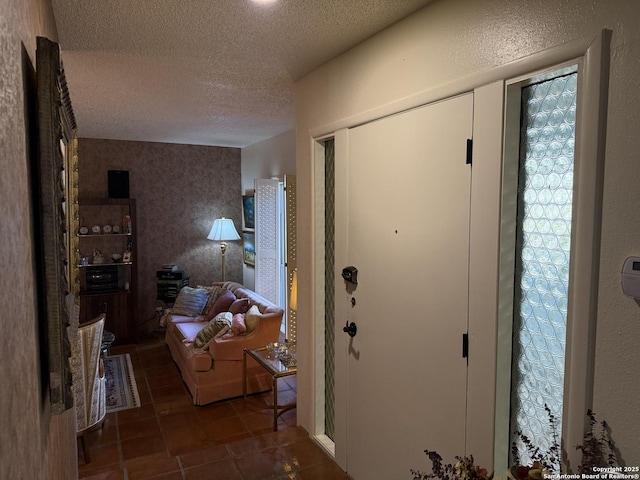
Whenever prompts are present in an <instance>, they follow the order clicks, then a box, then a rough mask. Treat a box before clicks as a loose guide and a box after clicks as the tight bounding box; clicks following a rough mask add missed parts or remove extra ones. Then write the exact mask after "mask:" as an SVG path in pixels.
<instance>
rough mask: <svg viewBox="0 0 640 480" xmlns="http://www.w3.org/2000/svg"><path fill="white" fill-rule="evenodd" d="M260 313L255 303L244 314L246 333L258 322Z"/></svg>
mask: <svg viewBox="0 0 640 480" xmlns="http://www.w3.org/2000/svg"><path fill="white" fill-rule="evenodd" d="M261 317H262V314H261V313H260V310H259V309H258V306H257V305H252V306H251V308H250V309H249V311H248V312H247V313H245V314H244V323H245V325H246V326H247V333H251V332H253V331H254V330H255V329H256V327H257V326H258V322H260V318H261Z"/></svg>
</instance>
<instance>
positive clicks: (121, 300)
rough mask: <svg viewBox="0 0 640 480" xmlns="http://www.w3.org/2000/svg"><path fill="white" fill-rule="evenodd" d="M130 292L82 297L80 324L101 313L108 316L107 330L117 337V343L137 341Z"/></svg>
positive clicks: (85, 295)
mask: <svg viewBox="0 0 640 480" xmlns="http://www.w3.org/2000/svg"><path fill="white" fill-rule="evenodd" d="M130 296H131V295H130V294H129V293H128V292H116V293H104V294H83V295H81V296H80V323H84V322H88V321H90V320H91V319H93V318H95V317H97V316H98V315H100V314H101V313H105V314H106V315H107V317H106V319H105V325H104V328H105V330H108V331H110V332H111V333H113V334H114V335H115V336H116V343H121V344H125V343H132V342H134V341H135V332H134V331H133V325H132V321H131V320H132V316H131V314H130V310H131V309H130V305H129V297H130Z"/></svg>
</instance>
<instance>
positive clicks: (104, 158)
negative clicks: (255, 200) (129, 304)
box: [78, 138, 243, 331]
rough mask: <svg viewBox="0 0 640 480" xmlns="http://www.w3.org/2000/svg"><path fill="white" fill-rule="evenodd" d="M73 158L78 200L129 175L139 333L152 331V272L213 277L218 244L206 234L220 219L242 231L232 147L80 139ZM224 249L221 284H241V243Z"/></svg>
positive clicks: (195, 280) (200, 280)
mask: <svg viewBox="0 0 640 480" xmlns="http://www.w3.org/2000/svg"><path fill="white" fill-rule="evenodd" d="M78 158H79V197H80V198H81V199H82V198H95V197H102V198H107V195H108V190H107V188H108V185H107V171H108V170H128V171H129V184H130V190H129V195H130V197H131V198H134V199H135V200H136V207H137V225H136V228H137V240H138V245H137V257H138V264H137V265H138V286H139V288H138V309H137V311H138V318H137V319H136V320H137V323H138V325H141V330H143V331H149V330H153V329H154V328H155V327H156V326H157V322H156V321H155V320H156V318H157V317H156V313H155V307H156V305H162V303H160V302H158V301H156V271H157V270H159V269H160V267H161V266H162V264H164V263H175V264H176V265H177V266H178V268H179V269H181V270H184V271H185V272H186V273H187V274H188V275H189V277H190V284H191V285H192V286H193V285H197V284H209V283H211V282H213V281H218V280H221V274H222V273H221V269H222V267H221V255H220V246H219V244H218V243H217V242H213V241H211V240H207V235H208V234H209V230H210V229H211V225H212V224H213V221H214V219H216V218H218V217H223V216H224V217H227V218H232V219H233V220H234V223H235V225H236V229H237V230H238V232H240V231H241V230H242V202H241V198H242V194H241V178H240V175H241V173H240V171H241V168H240V167H241V161H240V149H238V148H225V147H207V146H197V145H176V144H163V143H147V142H131V141H120V140H100V139H89V138H81V139H80V140H79V148H78ZM228 244H229V246H228V249H227V254H226V280H233V281H237V282H242V265H243V263H242V242H240V241H237V242H228ZM143 323H146V325H144V326H142V324H143Z"/></svg>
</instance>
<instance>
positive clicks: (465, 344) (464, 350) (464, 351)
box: [462, 333, 469, 360]
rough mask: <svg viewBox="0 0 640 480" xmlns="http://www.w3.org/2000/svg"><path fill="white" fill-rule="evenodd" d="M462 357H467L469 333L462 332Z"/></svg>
mask: <svg viewBox="0 0 640 480" xmlns="http://www.w3.org/2000/svg"><path fill="white" fill-rule="evenodd" d="M462 358H466V359H467V360H468V359H469V334H468V333H463V334H462Z"/></svg>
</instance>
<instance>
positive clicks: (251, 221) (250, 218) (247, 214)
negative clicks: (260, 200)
mask: <svg viewBox="0 0 640 480" xmlns="http://www.w3.org/2000/svg"><path fill="white" fill-rule="evenodd" d="M255 212H256V210H255V198H254V196H253V195H243V196H242V229H243V230H249V231H253V230H254V229H255V228H256V223H255V217H256V215H255Z"/></svg>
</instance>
